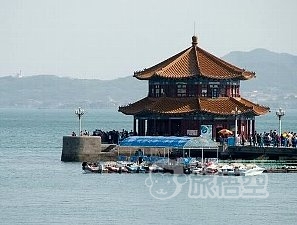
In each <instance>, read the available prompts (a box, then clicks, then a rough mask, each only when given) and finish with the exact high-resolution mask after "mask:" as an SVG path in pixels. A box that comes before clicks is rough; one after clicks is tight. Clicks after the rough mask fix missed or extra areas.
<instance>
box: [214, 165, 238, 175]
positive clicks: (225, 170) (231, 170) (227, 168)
mask: <svg viewBox="0 0 297 225" xmlns="http://www.w3.org/2000/svg"><path fill="white" fill-rule="evenodd" d="M218 174H219V175H222V176H235V175H236V174H237V173H235V167H234V166H233V165H231V164H225V165H223V166H222V167H221V168H219V170H218Z"/></svg>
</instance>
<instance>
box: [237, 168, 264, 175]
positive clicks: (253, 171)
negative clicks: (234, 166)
mask: <svg viewBox="0 0 297 225" xmlns="http://www.w3.org/2000/svg"><path fill="white" fill-rule="evenodd" d="M264 170H265V168H262V167H260V166H257V165H248V166H247V167H246V168H245V169H242V170H241V171H240V176H257V175H260V174H262V173H263V172H264Z"/></svg>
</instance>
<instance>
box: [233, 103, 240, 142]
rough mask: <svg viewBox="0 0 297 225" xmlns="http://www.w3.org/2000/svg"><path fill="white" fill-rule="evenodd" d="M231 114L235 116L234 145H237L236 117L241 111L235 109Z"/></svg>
mask: <svg viewBox="0 0 297 225" xmlns="http://www.w3.org/2000/svg"><path fill="white" fill-rule="evenodd" d="M231 113H232V114H233V115H234V116H235V131H234V145H235V146H236V145H237V116H238V115H239V114H240V113H241V111H240V110H239V109H238V108H237V107H235V110H232V111H231Z"/></svg>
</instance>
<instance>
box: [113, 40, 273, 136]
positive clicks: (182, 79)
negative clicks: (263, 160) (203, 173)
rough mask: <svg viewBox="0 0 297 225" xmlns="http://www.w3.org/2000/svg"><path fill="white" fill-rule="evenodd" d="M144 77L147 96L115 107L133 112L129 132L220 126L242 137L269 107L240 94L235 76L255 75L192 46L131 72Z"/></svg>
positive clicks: (199, 131) (206, 131)
mask: <svg viewBox="0 0 297 225" xmlns="http://www.w3.org/2000/svg"><path fill="white" fill-rule="evenodd" d="M134 77H135V78H137V79H139V80H148V90H149V91H148V95H147V97H145V98H143V99H141V100H139V101H137V102H135V103H132V104H129V105H127V106H121V107H119V112H122V113H124V114H126V115H133V116H134V122H133V129H134V133H135V134H137V135H140V136H146V135H164V136H166V135H175V136H185V135H187V136H200V135H205V136H209V137H210V138H213V139H217V140H218V138H219V133H218V132H219V131H220V130H222V129H223V128H226V129H229V130H232V131H235V132H236V133H237V134H238V135H242V136H244V137H245V138H248V136H249V135H250V134H252V133H254V132H255V117H256V116H260V115H263V114H265V113H267V112H268V111H269V108H268V107H265V106H261V105H258V104H255V103H253V102H251V101H249V100H247V99H245V98H243V97H241V96H240V81H241V80H249V79H251V78H254V77H255V73H254V72H250V71H247V70H245V69H240V68H238V67H236V66H234V65H232V64H230V63H228V62H225V61H223V60H222V59H220V58H218V57H216V56H214V55H212V54H210V53H208V52H207V51H205V50H203V49H202V48H200V47H199V46H198V40H197V37H196V36H193V37H192V46H191V47H189V48H187V49H185V50H184V51H182V52H180V53H178V54H176V55H174V56H172V57H170V58H168V59H166V60H165V61H163V62H161V63H159V64H157V65H155V66H152V67H150V68H148V69H144V70H142V71H137V72H135V73H134Z"/></svg>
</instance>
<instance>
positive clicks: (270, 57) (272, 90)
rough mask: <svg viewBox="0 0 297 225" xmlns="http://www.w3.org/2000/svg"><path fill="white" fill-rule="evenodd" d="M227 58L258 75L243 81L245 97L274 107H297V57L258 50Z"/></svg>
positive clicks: (242, 88)
mask: <svg viewBox="0 0 297 225" xmlns="http://www.w3.org/2000/svg"><path fill="white" fill-rule="evenodd" d="M223 59H224V60H226V61H227V62H230V63H232V64H234V65H236V66H238V67H240V68H245V69H247V70H249V71H254V72H256V78H255V79H251V80H247V81H242V82H241V94H242V95H243V96H244V97H247V98H249V99H250V100H253V101H255V102H258V103H259V104H265V105H268V106H270V107H271V108H278V107H280V106H282V107H286V108H296V107H297V104H296V103H297V86H296V82H295V81H296V79H297V56H294V55H290V54H287V53H275V52H271V51H268V50H266V49H255V50H253V51H250V52H238V51H236V52H231V53H229V54H227V55H226V56H224V57H223Z"/></svg>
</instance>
